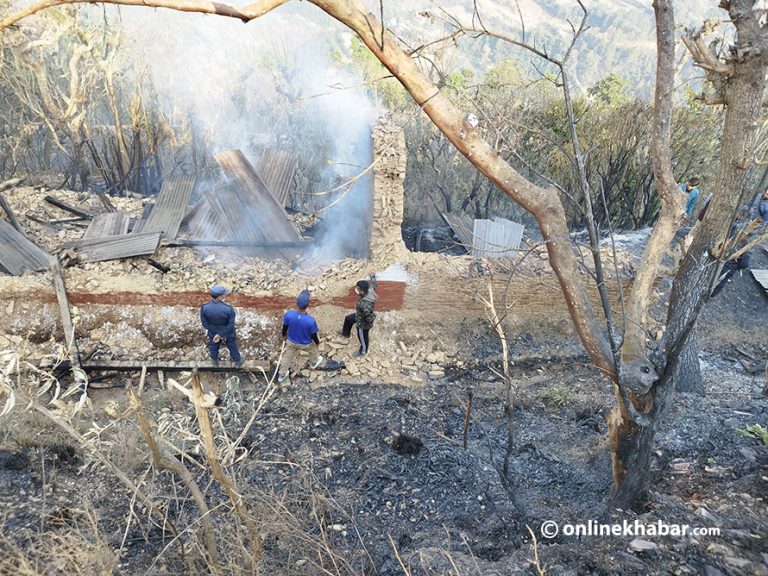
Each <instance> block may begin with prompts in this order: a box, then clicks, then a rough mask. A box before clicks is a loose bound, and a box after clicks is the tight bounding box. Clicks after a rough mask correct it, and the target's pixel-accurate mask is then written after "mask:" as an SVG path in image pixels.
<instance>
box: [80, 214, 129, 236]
mask: <svg viewBox="0 0 768 576" xmlns="http://www.w3.org/2000/svg"><path fill="white" fill-rule="evenodd" d="M130 221H131V215H130V214H128V213H127V212H109V213H107V214H96V215H95V216H94V217H93V220H91V223H90V224H89V225H88V229H87V230H86V231H85V234H83V238H106V237H107V236H123V235H125V234H128V224H129V223H130Z"/></svg>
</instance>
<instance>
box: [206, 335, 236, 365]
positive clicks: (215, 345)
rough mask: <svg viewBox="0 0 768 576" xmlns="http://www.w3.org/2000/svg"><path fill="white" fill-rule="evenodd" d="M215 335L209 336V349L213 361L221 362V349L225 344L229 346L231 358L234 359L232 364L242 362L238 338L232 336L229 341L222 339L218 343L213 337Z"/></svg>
mask: <svg viewBox="0 0 768 576" xmlns="http://www.w3.org/2000/svg"><path fill="white" fill-rule="evenodd" d="M214 336H215V334H209V335H208V340H209V341H210V346H209V347H208V350H209V351H210V353H211V360H213V361H214V362H218V361H219V348H220V347H221V343H222V342H225V343H226V344H227V349H228V350H229V357H230V358H231V359H232V362H240V360H241V358H240V351H239V350H238V349H237V338H236V337H235V336H230V337H229V338H227V339H224V338H222V339H221V340H219V341H218V342H214V341H213V337H214Z"/></svg>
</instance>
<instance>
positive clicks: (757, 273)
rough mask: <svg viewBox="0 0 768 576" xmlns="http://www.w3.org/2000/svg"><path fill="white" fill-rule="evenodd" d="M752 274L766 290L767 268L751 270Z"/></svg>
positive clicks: (767, 287) (767, 285) (767, 283)
mask: <svg viewBox="0 0 768 576" xmlns="http://www.w3.org/2000/svg"><path fill="white" fill-rule="evenodd" d="M752 276H754V277H755V280H757V281H758V282H759V283H760V285H761V286H762V287H763V288H764V289H765V291H766V292H768V270H752Z"/></svg>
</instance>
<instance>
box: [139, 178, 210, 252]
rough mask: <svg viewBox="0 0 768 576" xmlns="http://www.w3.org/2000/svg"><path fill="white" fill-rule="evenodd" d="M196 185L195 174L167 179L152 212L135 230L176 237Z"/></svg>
mask: <svg viewBox="0 0 768 576" xmlns="http://www.w3.org/2000/svg"><path fill="white" fill-rule="evenodd" d="M194 187H195V177H194V176H177V177H175V178H168V179H166V180H165V182H163V187H162V188H161V189H160V193H159V194H158V195H157V199H156V200H155V205H154V208H153V209H152V212H151V213H150V214H149V216H148V217H147V218H146V219H144V220H142V221H141V223H140V224H139V225H138V226H137V227H136V228H135V229H134V232H160V233H161V234H162V237H163V238H176V235H177V234H178V233H179V226H180V225H181V222H182V220H183V219H184V215H185V214H186V212H187V205H188V204H189V199H190V197H191V196H192V189H193V188H194Z"/></svg>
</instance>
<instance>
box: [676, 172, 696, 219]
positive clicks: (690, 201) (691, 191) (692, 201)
mask: <svg viewBox="0 0 768 576" xmlns="http://www.w3.org/2000/svg"><path fill="white" fill-rule="evenodd" d="M700 185H701V179H700V178H699V177H698V176H691V177H690V178H688V182H684V183H683V182H681V183H680V192H682V193H683V194H685V195H686V200H685V217H686V219H688V220H692V219H693V217H694V211H695V209H696V204H697V202H698V200H699V194H700V192H699V186H700Z"/></svg>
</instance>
